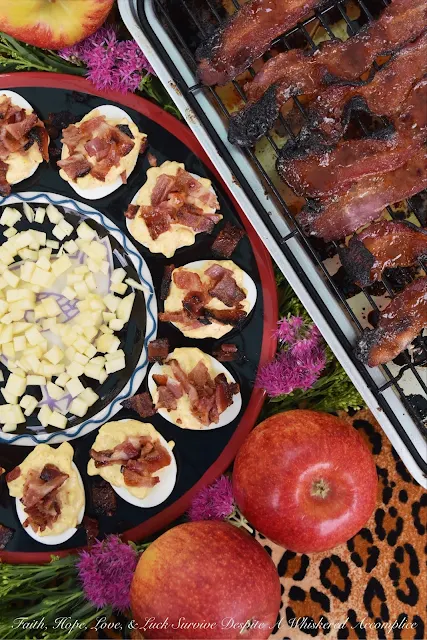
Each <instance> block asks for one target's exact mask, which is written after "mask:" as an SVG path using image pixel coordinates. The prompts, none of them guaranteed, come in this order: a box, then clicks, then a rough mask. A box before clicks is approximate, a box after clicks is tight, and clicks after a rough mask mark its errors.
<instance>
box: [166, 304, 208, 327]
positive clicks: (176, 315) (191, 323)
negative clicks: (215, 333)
mask: <svg viewBox="0 0 427 640" xmlns="http://www.w3.org/2000/svg"><path fill="white" fill-rule="evenodd" d="M159 320H160V321H161V322H178V323H180V324H185V325H186V326H187V327H188V328H192V329H196V328H197V327H200V326H202V324H201V322H200V321H199V320H195V319H194V318H192V316H191V315H190V313H189V312H188V311H186V310H185V309H184V308H183V309H180V310H179V311H167V312H160V313H159ZM206 324H209V322H206Z"/></svg>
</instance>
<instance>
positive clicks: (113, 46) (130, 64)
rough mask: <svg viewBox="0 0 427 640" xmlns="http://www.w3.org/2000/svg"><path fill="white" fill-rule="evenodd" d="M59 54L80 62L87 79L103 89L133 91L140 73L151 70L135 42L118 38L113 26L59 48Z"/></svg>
mask: <svg viewBox="0 0 427 640" xmlns="http://www.w3.org/2000/svg"><path fill="white" fill-rule="evenodd" d="M59 55H60V56H61V57H63V58H65V59H66V60H68V61H71V62H73V61H77V62H83V63H84V64H85V65H86V67H87V73H86V75H87V77H88V78H89V80H90V81H91V82H92V83H93V84H94V85H95V86H96V87H97V88H98V89H102V90H105V89H111V90H114V91H120V92H121V93H128V92H129V91H130V92H132V93H133V92H135V91H136V90H137V88H138V86H139V84H140V82H141V78H142V77H143V76H145V75H146V74H152V73H154V72H153V69H152V67H151V66H150V64H149V62H148V60H147V58H146V57H145V56H144V54H143V53H142V51H141V50H140V48H139V47H138V45H137V43H136V42H134V41H133V40H123V41H119V40H117V33H116V30H115V29H114V28H113V27H101V28H100V29H98V31H96V32H95V33H94V34H93V35H91V36H89V37H88V38H86V39H85V40H82V42H79V43H77V44H76V45H74V46H73V47H66V48H65V49H62V50H61V51H59ZM143 72H145V73H143Z"/></svg>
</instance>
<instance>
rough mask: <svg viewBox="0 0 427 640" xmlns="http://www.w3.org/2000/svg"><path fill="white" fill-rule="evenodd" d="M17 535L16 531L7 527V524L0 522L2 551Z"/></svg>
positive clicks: (0, 547)
mask: <svg viewBox="0 0 427 640" xmlns="http://www.w3.org/2000/svg"><path fill="white" fill-rule="evenodd" d="M14 533H15V529H11V528H10V527H6V525H5V524H1V522H0V549H4V548H5V546H6V545H7V544H8V543H9V542H10V541H11V540H12V538H13V536H14Z"/></svg>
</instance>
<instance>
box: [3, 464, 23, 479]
mask: <svg viewBox="0 0 427 640" xmlns="http://www.w3.org/2000/svg"><path fill="white" fill-rule="evenodd" d="M20 475H21V468H20V467H19V466H18V467H15V468H14V469H12V471H9V473H7V474H6V482H12V481H13V480H16V479H17V478H19V476H20Z"/></svg>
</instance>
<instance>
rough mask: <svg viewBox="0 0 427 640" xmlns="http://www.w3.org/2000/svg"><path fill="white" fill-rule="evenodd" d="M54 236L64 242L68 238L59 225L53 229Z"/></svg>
mask: <svg viewBox="0 0 427 640" xmlns="http://www.w3.org/2000/svg"><path fill="white" fill-rule="evenodd" d="M52 235H53V236H55V238H58V240H63V239H64V238H65V237H66V236H67V234H66V233H65V231H64V229H61V227H60V226H59V224H57V225H55V226H54V227H53V229H52Z"/></svg>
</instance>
